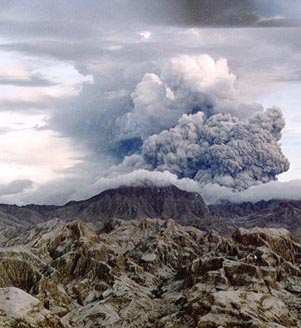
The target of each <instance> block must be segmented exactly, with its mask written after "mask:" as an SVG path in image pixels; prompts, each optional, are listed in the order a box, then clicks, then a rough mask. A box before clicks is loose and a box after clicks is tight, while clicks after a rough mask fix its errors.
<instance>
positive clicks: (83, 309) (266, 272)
mask: <svg viewBox="0 0 301 328" xmlns="http://www.w3.org/2000/svg"><path fill="white" fill-rule="evenodd" d="M300 262H301V244H300V243H299V242H298V241H297V240H296V239H295V238H294V237H292V236H291V234H290V233H289V232H288V231H287V230H286V229H265V228H262V229H258V228H253V229H250V230H245V229H238V230H236V231H235V232H234V234H233V235H232V237H231V238H224V237H221V236H220V235H219V234H217V233H215V232H210V231H209V232H203V231H201V230H199V229H196V228H192V227H184V226H181V225H178V224H176V223H175V222H174V221H173V220H166V221H163V220H156V219H143V220H140V221H137V220H133V221H111V222H108V223H106V224H104V225H103V226H102V227H101V228H99V227H96V226H95V225H93V224H91V223H82V222H79V221H73V222H64V221H61V220H59V219H53V220H50V221H47V222H43V223H40V224H37V225H36V226H35V228H33V229H31V230H29V231H27V232H23V233H22V234H21V235H19V236H18V237H17V238H15V239H10V240H9V241H6V242H5V245H4V246H3V247H2V248H1V249H0V287H1V288H0V327H7V328H9V327H18V328H21V327H22V328H29V327H30V328H38V327H41V328H42V327H43V328H44V327H49V328H67V327H68V328H69V327H77V328H83V327H85V328H88V327H89V328H96V327H97V328H99V327H112V328H113V327H114V328H117V327H120V328H121V327H124V328H125V327H127V328H134V327H137V328H138V327H139V328H141V327H145V328H146V327H156V328H171V327H172V328H176V327H185V328H189V327H199V328H213V327H220V328H221V327H224V328H229V327H243V328H248V327H250V328H251V327H252V328H253V327H254V328H255V327H258V328H259V327H260V328H267V327H271V328H276V327H278V328H280V327H301V311H300V308H301V266H300Z"/></svg>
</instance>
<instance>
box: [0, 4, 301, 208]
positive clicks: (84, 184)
mask: <svg viewBox="0 0 301 328" xmlns="http://www.w3.org/2000/svg"><path fill="white" fill-rule="evenodd" d="M300 19H301V3H300V1H299V0H250V1H248V0H246V1H240V0H190V1H186V0H185V1H184V0H160V1H159V0H158V1H156V0H139V1H138V0H137V1H136V0H111V1H106V0H98V1H96V0H95V1H94V0H89V1H86V0H43V1H40V0H22V1H18V0H10V1H7V0H6V1H4V0H0V122H1V123H0V156H1V157H0V172H1V174H0V201H1V202H10V203H18V204H24V203H30V202H38V203H64V202H66V201H68V200H70V199H80V198H84V197H88V196H92V195H93V194H94V193H97V192H98V191H99V190H101V189H102V188H101V186H100V182H98V181H99V179H101V178H102V177H103V176H104V175H105V172H108V170H109V171H110V170H111V168H112V166H113V165H115V166H116V165H118V164H119V163H120V162H122V161H123V159H124V156H125V155H131V153H132V152H134V150H135V149H139V147H140V146H141V145H140V144H139V143H141V140H138V139H137V138H136V134H135V133H133V132H132V131H130V130H129V127H128V126H127V129H125V128H124V124H125V123H123V122H124V117H126V115H127V113H128V112H129V111H130V110H132V107H133V102H135V99H136V98H135V97H136V94H137V92H138V91H139V90H141V89H137V85H139V86H140V84H139V83H140V81H141V80H142V79H143V76H145V74H146V73H151V74H157V75H160V74H163V73H162V70H163V72H164V67H166V63H167V62H168V61H169V60H170V59H171V58H174V57H176V56H179V55H188V56H199V55H201V54H208V55H209V56H210V57H211V58H213V59H214V60H216V61H217V60H219V58H224V59H226V60H227V67H228V68H229V71H230V72H231V74H232V75H233V76H235V92H236V95H238V96H237V97H239V98H240V101H241V102H248V103H258V104H261V105H262V106H263V107H264V108H268V107H271V106H274V105H276V106H278V107H280V108H281V109H282V112H283V114H284V117H285V119H286V128H285V130H284V133H283V137H282V139H281V141H280V142H281V143H282V149H283V152H284V154H285V155H286V156H287V157H288V159H289V161H290V163H291V166H290V170H289V171H288V172H287V173H285V174H283V175H281V176H280V177H279V178H280V180H282V181H288V180H296V179H299V178H301V163H300V156H299V154H300V153H301V111H300V108H299V106H300V105H301V85H300V79H301V69H300V67H301V38H300V29H299V25H300V24H299V22H300ZM229 74H230V73H229ZM232 75H231V76H232ZM233 83H234V82H233ZM135 90H136V91H135ZM137 90H138V91H137ZM133 92H134V94H133ZM135 92H136V93H135ZM137 108H138V107H137ZM138 114H139V112H138ZM179 118H180V117H176V116H175V117H174V120H175V122H177V120H178V119H179ZM116 122H119V123H118V124H117V125H116ZM154 124H155V123H154ZM162 124H163V123H162ZM174 125H175V124H174ZM172 126H173V125H172V123H170V121H168V124H167V123H166V124H165V126H164V128H171V127H172ZM152 128H154V125H152ZM133 129H134V128H133ZM162 129H163V128H162ZM146 131H147V130H145V131H144V132H145V133H148V132H146ZM160 131H161V130H160V129H159V130H154V132H156V133H157V132H160ZM126 133H127V134H128V135H129V136H131V137H133V138H132V139H129V140H128V139H124V138H123V136H124V135H125V134H126ZM150 133H151V132H149V135H150ZM134 137H135V138H134ZM142 139H143V138H142ZM96 182H97V183H96Z"/></svg>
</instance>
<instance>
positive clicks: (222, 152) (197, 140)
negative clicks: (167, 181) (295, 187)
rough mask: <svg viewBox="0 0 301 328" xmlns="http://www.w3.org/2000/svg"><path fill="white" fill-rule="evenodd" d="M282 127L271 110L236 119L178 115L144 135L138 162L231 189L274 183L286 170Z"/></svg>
mask: <svg viewBox="0 0 301 328" xmlns="http://www.w3.org/2000/svg"><path fill="white" fill-rule="evenodd" d="M284 126H285V122H284V119H283V117H282V114H281V111H280V110H279V109H278V108H276V107H274V108H271V109H268V110H266V111H265V112H263V113H259V114H257V115H255V116H254V117H253V118H251V119H249V120H240V119H238V118H237V117H235V116H232V115H230V114H216V115H213V116H211V117H209V118H208V119H204V115H203V113H197V114H194V115H184V116H183V117H182V118H181V119H180V121H179V124H178V125H177V126H176V127H175V128H172V129H170V130H168V131H163V132H161V133H160V134H157V135H153V136H151V137H149V138H148V139H147V140H146V141H145V143H144V145H143V151H142V154H143V158H144V160H145V162H146V163H149V164H151V166H152V168H153V169H156V170H160V171H164V170H168V171H170V172H173V173H175V174H177V175H178V176H179V177H189V178H192V179H195V180H198V181H199V182H200V183H201V184H203V185H205V184H208V183H217V184H219V185H221V186H227V187H230V188H233V189H237V190H241V189H246V188H248V187H250V186H252V185H256V184H260V183H266V182H269V181H273V180H276V176H277V175H278V174H280V173H282V172H285V171H287V170H288V168H289V162H288V160H287V159H286V158H285V156H284V155H283V154H282V152H281V148H280V145H279V144H278V141H279V139H280V137H281V131H282V129H283V128H284Z"/></svg>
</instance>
